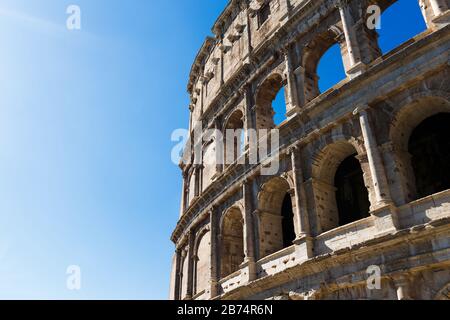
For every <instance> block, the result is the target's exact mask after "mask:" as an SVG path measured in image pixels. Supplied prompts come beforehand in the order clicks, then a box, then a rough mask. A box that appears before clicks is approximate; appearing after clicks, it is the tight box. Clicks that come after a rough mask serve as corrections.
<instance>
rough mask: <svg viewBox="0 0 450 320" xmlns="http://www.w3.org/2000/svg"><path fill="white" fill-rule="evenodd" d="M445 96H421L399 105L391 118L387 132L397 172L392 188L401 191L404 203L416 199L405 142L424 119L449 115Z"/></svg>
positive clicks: (411, 167) (407, 147)
mask: <svg viewBox="0 0 450 320" xmlns="http://www.w3.org/2000/svg"><path fill="white" fill-rule="evenodd" d="M446 95H447V94H445V93H439V92H438V93H437V94H436V93H431V92H430V93H426V92H421V93H419V94H416V95H413V96H412V97H410V98H408V99H406V100H405V101H403V102H402V103H401V104H400V105H401V107H399V108H398V111H397V112H396V113H395V115H394V117H393V121H392V123H391V126H390V130H389V138H390V141H391V142H392V151H393V157H394V161H393V162H394V163H395V170H396V172H397V178H398V179H397V181H396V184H397V186H398V188H401V190H403V197H404V202H405V203H407V202H410V201H412V200H415V199H417V197H418V196H419V194H418V190H417V187H416V176H415V173H414V169H413V163H412V158H411V157H412V155H411V153H410V151H409V142H410V138H411V135H412V133H413V131H414V130H415V129H416V128H417V127H418V126H419V125H420V124H421V123H423V122H424V121H425V120H426V119H428V118H430V117H432V116H434V115H437V114H440V113H450V101H449V99H448V98H447V97H446Z"/></svg>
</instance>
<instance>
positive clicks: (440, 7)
mask: <svg viewBox="0 0 450 320" xmlns="http://www.w3.org/2000/svg"><path fill="white" fill-rule="evenodd" d="M430 5H431V8H432V9H433V13H434V16H435V17H439V16H441V15H443V14H444V13H445V12H446V11H447V10H448V5H447V0H430Z"/></svg>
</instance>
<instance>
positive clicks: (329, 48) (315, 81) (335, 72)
mask: <svg viewBox="0 0 450 320" xmlns="http://www.w3.org/2000/svg"><path fill="white" fill-rule="evenodd" d="M338 38H339V39H342V32H341V30H339V29H338V28H337V27H332V28H330V29H328V30H327V31H325V32H323V33H322V34H319V35H318V36H317V37H315V38H314V39H313V40H312V41H311V42H310V43H309V44H308V45H307V46H306V47H305V48H306V49H305V52H304V56H303V61H302V66H303V68H304V70H305V87H304V88H303V90H304V95H305V99H306V103H308V102H310V101H312V100H313V99H314V98H316V97H317V96H318V95H320V93H321V92H323V91H325V90H327V89H328V88H330V87H332V86H333V85H334V84H336V83H337V82H339V81H340V80H342V79H345V78H346V75H345V72H342V69H343V68H344V67H343V66H344V59H343V56H342V54H341V52H342V51H343V50H344V49H345V48H346V47H345V41H344V42H341V43H339V42H338V40H337V39H338ZM319 63H320V69H319ZM319 71H320V76H321V77H323V79H322V80H321V81H320V85H319V79H320V78H319Z"/></svg>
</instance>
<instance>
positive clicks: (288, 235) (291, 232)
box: [281, 193, 295, 248]
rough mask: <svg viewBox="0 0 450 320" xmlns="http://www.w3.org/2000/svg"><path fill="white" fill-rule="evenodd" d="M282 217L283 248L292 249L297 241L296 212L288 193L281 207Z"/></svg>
mask: <svg viewBox="0 0 450 320" xmlns="http://www.w3.org/2000/svg"><path fill="white" fill-rule="evenodd" d="M281 216H282V217H283V222H282V230H283V248H287V247H290V246H291V245H292V243H293V242H294V240H295V228H294V210H293V208H292V197H291V195H290V194H289V193H286V195H285V196H284V200H283V205H282V206H281Z"/></svg>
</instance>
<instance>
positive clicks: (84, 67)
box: [0, 0, 422, 299]
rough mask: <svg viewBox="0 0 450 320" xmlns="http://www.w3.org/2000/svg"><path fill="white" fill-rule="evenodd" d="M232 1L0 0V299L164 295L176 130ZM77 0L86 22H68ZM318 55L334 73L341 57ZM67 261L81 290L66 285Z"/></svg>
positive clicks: (176, 178) (175, 207)
mask: <svg viewBox="0 0 450 320" xmlns="http://www.w3.org/2000/svg"><path fill="white" fill-rule="evenodd" d="M226 2H227V1H226V0H214V1H211V0H190V1H186V0H183V1H182V0H175V1H166V0H152V1H137V0H135V1H125V0H96V1H92V0H76V1H72V0H71V1H63V0H40V1H33V0H3V1H1V3H0V41H1V48H2V49H1V50H0V299H4V298H19V299H165V298H167V297H168V283H169V272H170V263H171V256H172V253H173V245H172V244H171V243H170V240H169V237H170V234H171V232H172V230H173V228H174V226H175V224H176V222H177V220H178V212H179V202H180V200H179V199H180V188H181V178H180V177H181V176H180V172H179V169H178V167H177V166H175V165H174V164H172V162H171V160H170V151H171V148H172V147H173V145H174V143H172V142H171V141H170V135H171V133H172V131H173V130H174V129H176V128H183V127H186V126H187V124H188V109H187V105H188V96H187V94H186V90H185V88H186V83H187V78H188V73H189V69H190V66H191V63H192V61H193V59H194V57H195V55H196V53H197V50H198V48H199V47H200V45H201V43H202V42H203V40H204V37H205V36H206V35H208V34H209V30H210V28H211V26H212V24H213V22H214V21H215V19H216V17H217V16H218V14H219V13H220V12H221V10H222V9H223V7H224V6H225V4H226ZM400 2H404V3H405V2H406V3H411V4H415V1H411V0H401V1H400ZM69 4H77V5H79V6H80V7H81V10H82V30H81V31H72V32H71V31H68V30H67V29H66V28H65V23H66V18H67V15H66V13H65V11H66V8H67V6H68V5H69ZM412 8H414V9H415V6H412ZM416 13H417V12H416ZM419 14H420V12H419ZM409 16H411V15H408V14H407V13H405V14H402V15H400V16H398V15H397V16H396V17H397V18H396V19H394V18H393V17H391V18H390V20H389V19H386V20H387V21H386V25H385V26H383V27H386V28H388V26H389V23H388V22H389V21H390V23H393V22H395V23H397V24H398V23H401V21H403V22H405V23H406V21H407V20H406V19H408V17H409ZM388 20H389V21H388ZM413 21H414V23H412V24H411V21H410V22H409V23H408V26H407V28H403V29H405V30H404V31H405V32H406V33H405V34H402V35H399V36H398V38H395V37H394V38H395V39H390V38H388V39H387V40H386V41H385V40H383V41H385V42H384V46H385V47H389V46H390V45H392V44H393V43H395V42H398V43H399V42H401V41H400V40H401V39H400V38H402V37H403V38H405V39H406V38H407V37H408V36H409V35H410V34H415V33H416V32H415V28H419V31H420V29H421V28H420V27H419V26H420V23H417V19H415V18H413ZM421 21H422V20H420V19H419V22H421ZM391 27H392V26H391ZM395 29H396V30H399V29H402V28H400V27H395ZM403 29H402V30H403ZM399 39H400V40H399ZM394 40H395V41H394ZM321 68H323V70H325V71H323V73H325V74H326V75H327V76H326V77H328V76H329V77H331V80H329V81H332V77H333V76H334V75H335V74H336V72H335V70H336V65H335V64H333V62H330V64H328V65H322V66H321ZM69 265H79V266H80V267H81V270H82V290H81V291H76V292H74V291H69V290H67V288H66V277H67V276H66V268H67V267H68V266H69Z"/></svg>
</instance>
